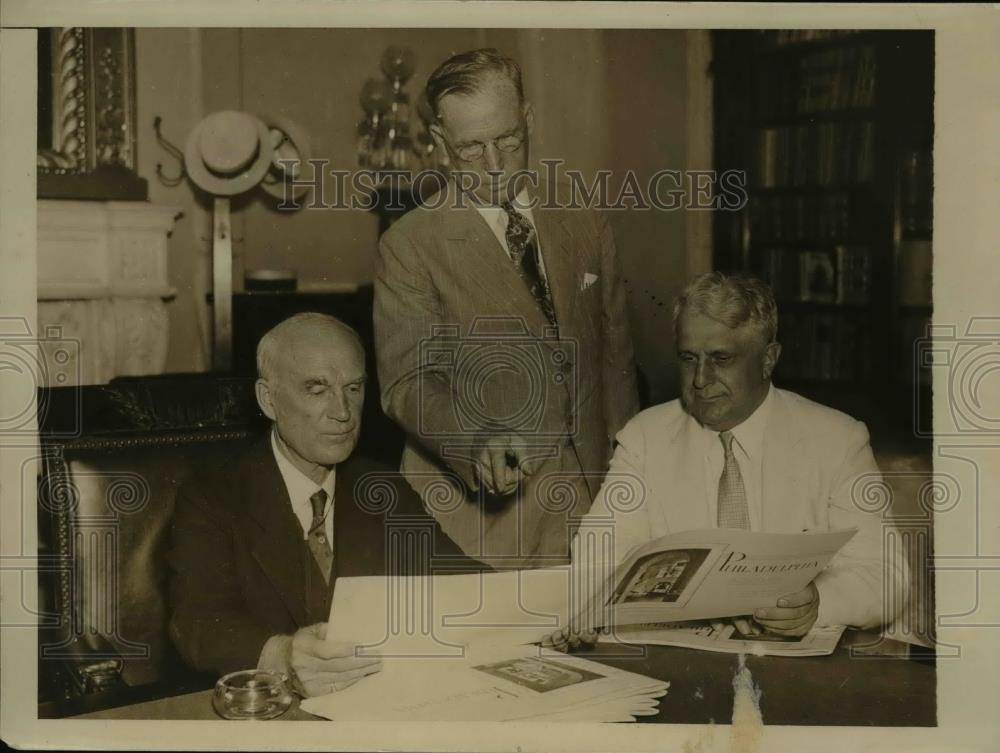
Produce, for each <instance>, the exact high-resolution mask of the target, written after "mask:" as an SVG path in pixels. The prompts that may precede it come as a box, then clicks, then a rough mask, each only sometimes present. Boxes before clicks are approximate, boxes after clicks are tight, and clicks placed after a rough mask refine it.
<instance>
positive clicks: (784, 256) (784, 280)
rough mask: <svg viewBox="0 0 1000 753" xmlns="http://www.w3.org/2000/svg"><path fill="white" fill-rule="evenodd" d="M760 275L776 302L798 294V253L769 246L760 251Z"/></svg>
mask: <svg viewBox="0 0 1000 753" xmlns="http://www.w3.org/2000/svg"><path fill="white" fill-rule="evenodd" d="M760 277H761V279H762V280H763V281H764V282H766V283H767V284H768V285H770V286H771V290H772V291H773V292H774V298H775V300H776V301H778V302H786V301H796V300H798V296H799V265H798V254H796V253H795V251H794V250H792V249H785V248H780V247H776V246H769V247H768V248H765V249H764V250H763V251H762V252H761V264H760Z"/></svg>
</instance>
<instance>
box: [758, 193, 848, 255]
mask: <svg viewBox="0 0 1000 753" xmlns="http://www.w3.org/2000/svg"><path fill="white" fill-rule="evenodd" d="M858 209H859V207H858V206H857V202H855V201H853V200H852V197H851V194H850V193H849V192H848V191H836V192H830V193H823V194H807V195H802V194H796V195H769V196H755V197H754V198H753V200H752V201H751V202H750V231H751V235H752V237H753V238H754V240H755V241H758V242H768V243H771V242H785V241H811V242H824V241H831V242H832V241H843V240H846V239H848V238H850V237H851V236H852V235H857V234H858V233H859V232H860V231H862V230H863V227H862V225H863V222H862V221H863V219H864V217H863V213H860V214H861V216H859V211H858Z"/></svg>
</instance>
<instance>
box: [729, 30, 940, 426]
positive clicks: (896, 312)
mask: <svg viewBox="0 0 1000 753" xmlns="http://www.w3.org/2000/svg"><path fill="white" fill-rule="evenodd" d="M713 48H714V50H713V61H712V75H713V80H714V83H715V95H714V96H715V103H714V104H715V133H714V139H715V162H716V169H717V170H719V171H723V170H740V171H744V172H745V174H746V178H747V180H746V183H747V196H748V201H747V203H746V205H745V206H743V207H741V208H740V209H738V210H736V211H718V212H716V214H715V218H714V237H715V250H714V255H715V259H714V261H715V267H716V268H717V269H721V270H724V271H729V272H732V271H748V272H752V273H753V274H756V275H758V276H760V277H761V278H763V279H764V280H766V281H767V282H769V283H770V284H771V285H772V287H773V288H774V291H775V295H776V298H777V300H778V304H779V335H778V339H779V341H781V343H782V349H783V354H782V358H781V361H780V362H779V365H778V368H777V371H776V373H775V381H776V383H778V384H779V385H781V386H787V387H789V388H790V389H795V390H796V391H799V392H802V393H803V394H807V395H810V396H815V397H820V396H823V397H826V396H828V395H829V394H831V393H835V392H837V391H838V390H839V391H851V390H854V391H856V392H859V393H865V394H867V395H869V396H870V397H871V398H872V402H873V404H876V405H882V406H889V405H890V404H891V405H892V406H893V407H895V408H898V409H899V411H906V412H907V413H908V412H909V411H910V410H912V407H913V405H914V403H913V401H914V400H929V390H930V385H929V375H928V374H927V372H926V370H921V369H917V368H915V367H914V365H913V364H914V359H913V355H912V354H913V352H914V341H915V340H916V339H917V338H919V337H921V336H923V334H924V331H925V327H926V324H927V323H928V322H929V320H930V317H931V315H932V312H933V310H932V300H931V289H930V279H931V258H932V231H933V228H932V213H931V193H932V163H931V149H932V143H933V96H934V95H933V81H934V75H933V74H934V37H933V32H924V31H868V30H864V31H852V30H835V31H830V30H812V29H810V30H749V31H718V32H714V33H713ZM886 401H888V402H886Z"/></svg>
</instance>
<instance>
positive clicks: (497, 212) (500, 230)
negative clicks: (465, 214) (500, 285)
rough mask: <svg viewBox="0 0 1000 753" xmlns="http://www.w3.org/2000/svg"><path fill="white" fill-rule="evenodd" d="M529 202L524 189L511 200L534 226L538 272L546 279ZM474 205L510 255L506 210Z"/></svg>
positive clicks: (529, 199) (486, 205)
mask: <svg viewBox="0 0 1000 753" xmlns="http://www.w3.org/2000/svg"><path fill="white" fill-rule="evenodd" d="M530 204H531V197H530V196H528V191H527V190H526V189H522V190H521V192H520V193H519V194H518V195H517V198H515V199H514V201H513V206H514V211H515V212H518V213H520V214H521V215H523V216H524V217H527V218H528V222H530V223H531V226H532V227H533V228H535V245H536V246H537V247H538V272H539V274H541V276H542V279H543V280H547V279H548V278H547V277H546V275H545V257H544V256H543V255H542V242H541V241H540V240H539V239H538V226H537V225H536V224H535V217H534V215H533V214H532V213H531V207H530ZM475 207H476V211H477V212H479V214H480V216H481V217H482V218H483V219H484V220H486V224H487V225H489V226H490V230H492V231H493V235H495V236H496V237H497V240H498V241H500V247H501V248H502V249H503V250H504V251H505V252H506V253H507V256H508V257H510V248H509V247H508V246H507V224H508V223H509V222H510V217H508V216H507V212H505V211H504V209H503V207H498V206H493V205H491V204H476V205H475ZM511 261H513V257H511Z"/></svg>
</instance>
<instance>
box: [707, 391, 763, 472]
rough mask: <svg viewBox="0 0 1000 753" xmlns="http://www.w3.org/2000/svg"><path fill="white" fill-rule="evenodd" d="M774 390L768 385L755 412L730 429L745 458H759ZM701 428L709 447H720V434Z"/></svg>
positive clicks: (734, 441)
mask: <svg viewBox="0 0 1000 753" xmlns="http://www.w3.org/2000/svg"><path fill="white" fill-rule="evenodd" d="M773 391H774V388H773V387H772V386H771V385H770V384H768V386H767V394H766V395H764V400H763V401H762V402H761V404H760V405H758V406H757V408H756V410H754V412H753V413H751V414H750V415H749V416H747V417H746V418H745V419H744V420H743V422H742V423H740V424H738V425H737V426H734V427H733V428H732V429H730V432H731V433H732V435H733V443H734V444H735V445H736V446H738V447H739V448H740V449H742V450H743V452H744V453H746V455H747V457H749V458H751V459H753V458H757V457H759V456H760V452H761V448H762V447H763V444H764V429H765V427H766V426H767V417H768V414H769V413H770V411H771V403H772V396H771V393H772V392H773ZM699 426H701V429H702V431H703V432H704V436H705V442H706V443H707V444H709V445H712V446H715V445H718V446H721V443H720V442H719V434H720V433H721V432H718V431H715V430H714V429H710V428H708V427H707V426H702V425H701V424H699Z"/></svg>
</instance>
